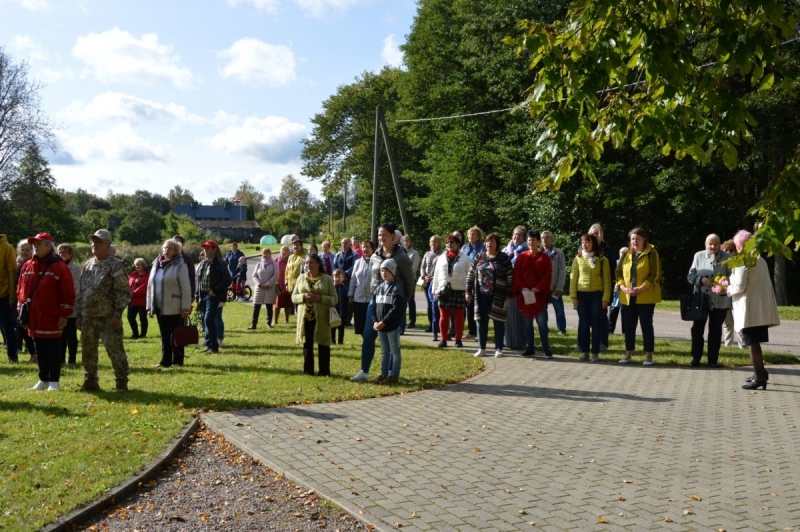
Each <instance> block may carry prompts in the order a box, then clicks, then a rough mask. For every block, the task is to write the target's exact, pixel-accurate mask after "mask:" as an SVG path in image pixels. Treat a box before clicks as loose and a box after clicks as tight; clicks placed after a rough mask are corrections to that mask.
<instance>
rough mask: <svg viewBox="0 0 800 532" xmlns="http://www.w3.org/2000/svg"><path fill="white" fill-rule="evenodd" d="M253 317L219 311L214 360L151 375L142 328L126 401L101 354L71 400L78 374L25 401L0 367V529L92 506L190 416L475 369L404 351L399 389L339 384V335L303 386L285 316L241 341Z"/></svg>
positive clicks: (28, 370) (155, 355)
mask: <svg viewBox="0 0 800 532" xmlns="http://www.w3.org/2000/svg"><path fill="white" fill-rule="evenodd" d="M251 312H252V306H251V305H247V304H241V303H230V304H228V305H226V307H225V311H224V317H225V325H226V335H225V347H223V348H222V350H221V354H220V355H202V354H199V352H191V351H190V350H189V351H187V353H190V354H191V356H190V358H188V359H187V361H186V364H187V365H186V366H185V367H183V368H173V369H156V368H153V366H154V365H155V364H157V363H158V361H159V360H160V345H159V340H158V339H157V334H158V325H157V324H156V321H155V320H154V319H153V320H151V321H150V330H149V332H148V335H149V336H148V337H147V338H145V339H140V340H128V341H126V349H127V352H128V359H129V362H130V365H131V377H130V384H129V386H130V388H131V391H130V392H129V393H126V394H122V395H120V394H115V393H112V392H110V391H109V390H110V389H111V388H113V384H114V377H113V373H112V370H111V366H110V363H109V361H108V357H107V356H106V354H105V351H104V350H103V348H102V346H101V348H100V373H99V374H100V386H101V387H102V388H103V391H101V392H98V393H89V394H85V393H80V392H77V389H78V387H79V386H80V385H81V383H82V382H83V373H82V370H81V369H80V368H79V367H67V368H65V369H64V371H63V376H62V379H61V387H62V391H61V392H57V393H55V392H30V391H27V388H29V387H31V386H32V385H34V384H35V383H36V381H37V376H36V371H37V370H36V366H35V365H32V364H26V363H24V362H23V363H20V364H19V365H16V366H11V365H9V364H7V363H2V364H0V508H2V511H1V512H0V530H37V529H39V528H41V527H42V526H43V525H45V524H47V523H49V522H51V521H53V520H55V519H56V518H57V517H58V516H60V515H62V514H66V513H68V512H70V511H71V510H73V509H74V508H75V507H77V506H79V505H81V504H83V503H86V502H87V501H90V500H92V499H94V498H96V497H97V496H98V495H99V494H101V493H103V492H104V491H106V490H107V489H108V488H110V487H113V486H115V485H117V484H119V483H120V482H121V481H122V480H124V479H125V478H127V477H128V476H130V475H131V474H133V473H135V472H137V471H138V470H140V469H141V468H142V467H143V466H144V465H146V464H147V463H149V462H150V461H151V460H152V459H153V458H154V457H155V456H156V455H158V454H159V453H161V452H162V451H163V450H164V448H165V447H166V445H167V443H168V442H169V441H170V440H171V439H172V438H173V437H174V436H175V435H176V434H177V433H178V432H179V431H180V430H181V429H182V428H183V427H184V425H185V424H186V422H187V421H188V420H189V419H190V418H191V417H192V416H193V415H195V414H196V413H197V412H198V411H206V410H232V409H242V408H266V407H274V406H284V405H290V404H304V403H319V402H330V401H345V400H352V399H363V398H366V397H378V396H382V395H389V394H396V393H403V392H408V391H413V390H420V389H423V388H429V387H435V386H441V385H444V384H446V383H450V382H456V381H459V380H462V379H464V378H467V377H469V376H471V375H473V374H474V373H475V372H477V371H478V370H479V369H480V368H481V366H482V363H481V361H479V360H478V359H475V358H473V357H471V356H466V355H465V353H463V352H458V351H455V350H445V351H443V350H437V349H435V347H434V345H433V344H432V343H431V345H430V346H421V345H419V344H412V343H405V345H404V349H403V373H402V377H403V378H402V381H401V383H400V385H398V386H392V387H387V386H380V385H375V384H356V383H353V382H350V380H349V377H351V376H352V375H353V374H355V373H356V371H357V370H358V369H359V366H360V364H359V362H360V352H361V351H360V343H359V342H358V340H359V338H358V337H357V336H355V335H353V334H352V332H350V331H348V333H346V335H345V345H343V346H334V347H333V353H332V361H331V371H332V372H333V376H332V377H329V378H324V377H310V376H304V375H302V354H301V349H300V347H299V346H297V345H295V343H294V339H295V322H294V318H291V320H290V323H289V324H284V323H281V324H280V325H279V326H277V327H276V328H274V329H272V330H271V331H266V329H265V328H264V325H263V324H264V311H263V309H262V313H261V323H260V324H259V326H260V330H258V331H247V330H246V328H247V326H248V325H249V323H250V315H251ZM125 326H126V328H127V323H126V325H125ZM126 336H128V334H126ZM379 356H380V355H378V357H377V360H376V362H375V363H379V360H380V359H379ZM27 359H28V356H27V354H21V355H20V360H27ZM79 360H80V357H79ZM373 364H374V363H373Z"/></svg>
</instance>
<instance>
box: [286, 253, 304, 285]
mask: <svg viewBox="0 0 800 532" xmlns="http://www.w3.org/2000/svg"><path fill="white" fill-rule="evenodd" d="M306 253H307V251H306V250H304V249H301V250H300V251H298V252H297V253H294V254H292V255H289V259H288V260H287V261H286V288H287V290H289V292H292V291H294V283H296V282H297V278H298V277H300V273H301V271H302V269H303V259H305V258H306Z"/></svg>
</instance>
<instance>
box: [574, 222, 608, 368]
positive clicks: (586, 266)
mask: <svg viewBox="0 0 800 532" xmlns="http://www.w3.org/2000/svg"><path fill="white" fill-rule="evenodd" d="M569 296H570V297H571V298H572V304H573V306H574V307H575V308H577V309H578V345H579V346H580V347H581V350H582V351H583V356H581V357H580V359H579V360H583V361H587V360H589V328H590V327H591V330H592V362H597V361H599V360H600V342H601V340H602V339H603V329H604V328H605V320H604V319H603V311H604V310H605V309H606V308H607V307H608V302H609V300H610V299H611V267H610V266H609V265H608V259H607V258H606V257H603V256H601V255H600V246H599V244H598V243H597V237H595V236H594V235H589V234H584V235H581V249H580V251H579V252H578V255H577V256H576V257H575V259H574V260H573V261H572V273H571V274H570V280H569Z"/></svg>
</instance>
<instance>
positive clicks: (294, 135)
mask: <svg viewBox="0 0 800 532" xmlns="http://www.w3.org/2000/svg"><path fill="white" fill-rule="evenodd" d="M215 122H216V123H218V124H220V125H222V124H224V126H223V128H222V130H221V131H220V132H219V133H217V134H216V135H214V136H213V137H211V138H210V139H209V140H208V142H209V144H210V145H211V147H212V148H213V149H214V150H216V151H220V152H223V153H225V154H227V155H234V156H241V155H244V156H249V157H254V158H256V159H259V160H261V161H265V162H273V163H286V162H288V161H291V160H292V159H295V158H296V157H297V156H298V155H299V154H300V148H301V146H300V140H301V139H302V138H303V137H304V136H305V135H306V128H305V126H304V125H302V124H298V123H296V122H291V121H289V119H287V118H283V117H280V116H268V117H266V118H256V117H247V118H244V119H242V118H239V117H237V116H234V115H229V114H227V113H224V112H221V113H217V116H216V118H215Z"/></svg>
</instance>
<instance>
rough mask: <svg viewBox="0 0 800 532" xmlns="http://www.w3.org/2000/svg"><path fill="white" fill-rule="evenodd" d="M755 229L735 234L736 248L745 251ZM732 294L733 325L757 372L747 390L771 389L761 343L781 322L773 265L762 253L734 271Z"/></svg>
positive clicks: (730, 292) (750, 378) (766, 340)
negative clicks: (768, 265)
mask: <svg viewBox="0 0 800 532" xmlns="http://www.w3.org/2000/svg"><path fill="white" fill-rule="evenodd" d="M751 236H752V234H751V233H749V232H748V231H745V230H742V231H739V232H738V233H736V236H734V237H733V242H734V243H735V244H736V250H737V251H738V252H739V253H741V252H742V249H743V248H744V244H745V242H747V241H748V240H749V239H750V237H751ZM728 295H729V296H731V300H732V301H733V326H734V329H735V330H737V331H738V332H739V335H740V337H741V339H742V343H743V344H744V345H745V346H747V348H748V350H749V351H750V360H751V361H752V362H753V369H754V370H755V375H753V376H752V377H749V378H748V379H747V381H748V383H747V384H745V385H744V386H742V388H744V389H745V390H757V389H758V388H764V389H765V390H766V389H767V380H769V374H768V373H767V370H766V369H765V368H764V356H763V354H762V352H761V344H762V343H763V342H769V331H768V329H769V328H770V327H775V326H777V325H780V323H781V320H780V317H779V316H778V305H777V303H776V302H775V292H774V289H773V287H772V281H770V278H769V268H767V263H766V262H764V259H762V258H761V257H758V260H757V261H756V263H755V265H753V266H740V267H738V268H734V269H733V271H732V272H731V278H730V285H729V286H728Z"/></svg>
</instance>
